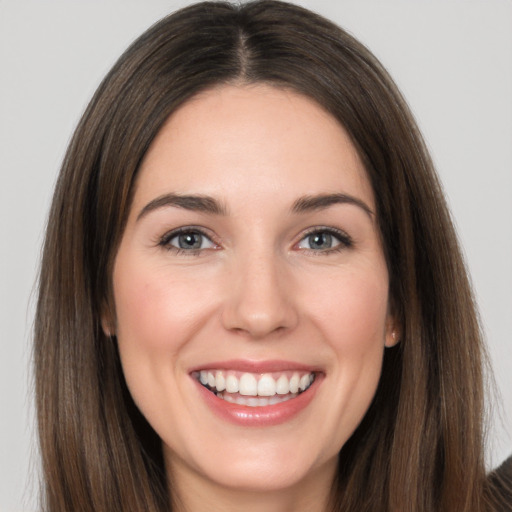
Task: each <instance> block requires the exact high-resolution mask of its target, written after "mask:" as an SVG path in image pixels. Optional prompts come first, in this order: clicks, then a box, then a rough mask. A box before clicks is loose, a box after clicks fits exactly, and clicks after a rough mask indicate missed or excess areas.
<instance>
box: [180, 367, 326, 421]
mask: <svg viewBox="0 0 512 512" xmlns="http://www.w3.org/2000/svg"><path fill="white" fill-rule="evenodd" d="M206 369H229V370H233V371H238V372H249V373H256V374H258V373H261V374H263V373H272V372H280V371H282V372H284V371H291V370H295V371H302V372H304V371H306V372H315V374H316V378H315V380H314V382H313V383H312V384H311V386H310V387H309V388H308V389H307V390H306V391H305V392H303V393H300V394H299V395H298V396H297V397H296V398H292V399H290V400H287V401H285V402H281V403H278V404H274V405H266V406H261V407H249V406H246V405H239V404H235V403H231V402H227V401H225V400H223V399H222V398H219V397H217V396H216V395H215V394H214V393H212V392H211V391H209V390H208V389H206V388H205V387H204V386H203V385H201V383H200V382H198V381H197V379H195V378H193V377H192V378H193V380H194V382H195V384H196V388H197V390H198V392H199V394H200V396H201V398H202V399H203V400H204V401H205V403H206V404H207V406H208V407H209V408H210V410H211V411H212V412H213V413H214V414H216V415H217V416H218V417H220V418H221V419H223V420H227V421H229V422H230V423H234V424H236V425H240V426H244V427H270V426H274V425H279V424H281V423H284V422H286V421H289V420H291V419H292V418H294V417H295V416H296V415H298V414H300V412H301V411H303V410H304V409H305V408H306V407H307V406H308V405H309V403H310V402H311V401H312V400H313V398H314V397H315V394H316V392H317V390H318V388H319V386H320V385H321V381H322V380H323V376H324V374H323V373H322V372H320V371H319V369H318V368H313V367H311V366H308V365H303V364H297V363H295V362H292V361H277V360H276V361H247V360H231V361H216V362H211V363H208V364H207V365H202V366H200V367H195V368H192V369H191V370H190V374H191V375H192V373H194V372H198V371H200V370H206Z"/></svg>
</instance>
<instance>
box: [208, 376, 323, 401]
mask: <svg viewBox="0 0 512 512" xmlns="http://www.w3.org/2000/svg"><path fill="white" fill-rule="evenodd" d="M257 377H259V380H258V378H257ZM313 380H314V374H313V373H306V374H303V375H302V376H301V375H300V374H299V373H298V372H295V373H293V374H292V375H291V377H290V378H288V376H287V375H284V374H283V375H281V376H280V377H279V378H277V379H274V377H273V376H272V375H270V374H269V373H264V374H262V375H259V374H258V375H255V374H252V373H243V374H241V376H240V378H238V377H237V375H235V374H234V373H231V372H225V371H222V370H202V371H201V372H199V381H200V382H201V384H203V385H204V386H209V387H210V388H215V389H216V390H217V391H224V390H225V391H227V392H228V393H240V394H241V395H252V396H274V395H275V394H278V395H286V394H288V393H298V392H299V390H300V391H305V390H306V389H307V388H308V387H309V386H310V385H311V383H312V382H313Z"/></svg>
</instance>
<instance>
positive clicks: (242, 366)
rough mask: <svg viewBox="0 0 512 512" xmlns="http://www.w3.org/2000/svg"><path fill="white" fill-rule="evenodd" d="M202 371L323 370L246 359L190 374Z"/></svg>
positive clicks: (215, 363) (203, 367)
mask: <svg viewBox="0 0 512 512" xmlns="http://www.w3.org/2000/svg"><path fill="white" fill-rule="evenodd" d="M201 370H233V371H238V372H247V373H271V372H280V371H288V370H297V371H305V372H318V371H321V369H320V368H319V367H318V366H312V365H308V364H304V363H299V362H295V361H287V360H282V359H274V360H265V361H254V360H246V359H231V360H228V361H212V362H208V363H204V364H201V365H198V366H195V367H193V368H191V369H190V373H192V372H198V371H201Z"/></svg>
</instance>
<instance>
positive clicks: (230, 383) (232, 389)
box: [226, 375, 238, 393]
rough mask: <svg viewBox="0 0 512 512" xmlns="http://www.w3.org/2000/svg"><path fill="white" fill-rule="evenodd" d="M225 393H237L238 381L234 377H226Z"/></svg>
mask: <svg viewBox="0 0 512 512" xmlns="http://www.w3.org/2000/svg"><path fill="white" fill-rule="evenodd" d="M226 391H227V392H228V393H238V379H237V378H236V377H235V376H234V375H228V378H227V379H226Z"/></svg>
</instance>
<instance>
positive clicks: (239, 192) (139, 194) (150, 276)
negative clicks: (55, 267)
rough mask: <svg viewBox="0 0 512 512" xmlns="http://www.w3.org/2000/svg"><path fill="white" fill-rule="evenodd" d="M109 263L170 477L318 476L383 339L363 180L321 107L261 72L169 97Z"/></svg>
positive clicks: (372, 386) (127, 360)
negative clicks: (261, 81) (239, 82)
mask: <svg viewBox="0 0 512 512" xmlns="http://www.w3.org/2000/svg"><path fill="white" fill-rule="evenodd" d="M113 279H114V300H115V311H116V318H115V320H114V330H115V334H116V335H117V339H118V343H119V351H120V355H121V361H122V366H123V371H124V375H125V377H126V381H127V384H128V387H129V389H130V392H131V394H132V396H133V399H134V400H135V403H136V404H137V406H138V407H139V408H140V410H141V412H142V413H143V414H144V416H145V417H146V419H147V420H148V422H149V423H150V424H151V425H152V427H153V428H154V429H155V431H156V432H157V433H158V435H159V436H160V437H161V439H162V441H163V447H164V455H165V460H166V464H167V468H168V470H169V471H170V473H171V474H172V478H173V481H174V482H178V484H180V483H181V484H182V485H183V486H186V485H189V484H191V482H201V483H202V485H203V486H207V485H210V486H214V487H215V486H216V487H217V488H224V489H226V488H231V489H245V490H267V491H271V490H279V489H285V488H287V489H290V488H293V487H294V486H299V485H300V486H306V487H307V485H316V484H315V482H316V481H322V482H327V484H326V485H328V484H330V481H331V478H332V476H333V475H334V472H335V468H336V465H337V454H338V452H339V450H340V448H341V447H342V445H343V444H344V443H345V442H346V441H347V439H348V438H349V437H350V435H351V434H352V433H353V431H354V429H355V428H356V427H357V425H358V424H359V422H360V421H361V419H362V417H363V416H364V414H365V412H366V410H367V409H368V406H369V404H370V402H371V400H372V398H373V396H374V393H375V390H376V387H377V383H378V381H379V376H380V372H381V363H382V357H383V351H384V347H385V346H386V345H388V346H389V345H391V344H393V342H394V341H393V333H392V331H393V327H394V326H393V320H392V318H391V317H390V314H389V311H388V272H387V268H386V262H385V259H384V255H383V250H382V247H381V242H380V239H379V232H378V229H377V221H376V218H375V201H374V196H373V192H372V189H371V186H370V184H369V181H368V179H367V176H366V173H365V170H364V168H363V165H362V163H361V161H360V159H359V157H358V154H357V152H356V150H355V148H354V146H353V144H352V143H351V141H350V139H349V137H348V136H347V134H346V132H345V131H344V129H343V128H342V127H341V126H340V125H339V124H338V123H337V121H336V120H335V119H334V118H333V117H331V116H330V115H329V114H327V113H326V112H325V111H324V110H323V109H322V108H320V107H319V106H318V105H317V104H316V103H314V102H313V101H312V100H310V99H307V98H305V97H304V96H301V95H299V94H297V93H294V92H290V91H286V90H282V89H277V88H273V87H270V86H264V85H256V86H243V87H235V86H223V87H220V88H216V89H213V90H209V91H207V92H205V93H202V94H200V95H199V96H197V97H195V98H194V99H193V100H191V101H189V102H188V103H186V104H185V105H184V106H183V107H181V108H180V109H179V110H178V111H177V112H175V113H174V114H173V115H172V116H171V117H170V119H169V120H168V121H167V123H166V124H165V125H164V127H163V128H162V129H161V131H160V133H159V134H158V136H157V137H156V139H155V140H154V142H153V144H152V146H151V148H150V150H149V152H148V153H147V155H146V157H145V159H144V161H143V164H142V167H141V170H140V174H139V176H138V181H137V183H136V189H135V195H134V199H133V204H132V207H131V211H130V214H129V218H128V222H127V226H126V230H125V232H124V235H123V238H122V242H121V245H120V248H119V252H118V254H117V257H116V261H115V267H114V275H113ZM107 323H108V322H107V319H105V321H104V324H105V325H106V324H107ZM181 484H180V485H181ZM191 485H192V484H191ZM219 486H220V487H219ZM203 488H204V487H203Z"/></svg>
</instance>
